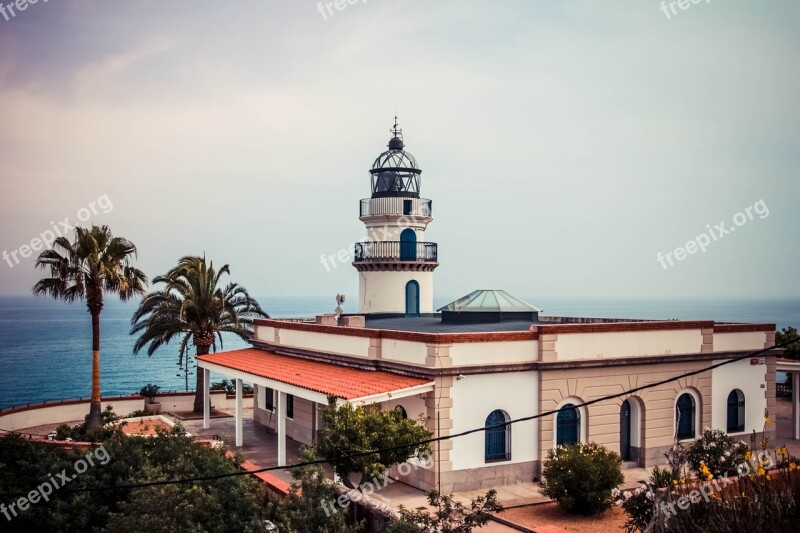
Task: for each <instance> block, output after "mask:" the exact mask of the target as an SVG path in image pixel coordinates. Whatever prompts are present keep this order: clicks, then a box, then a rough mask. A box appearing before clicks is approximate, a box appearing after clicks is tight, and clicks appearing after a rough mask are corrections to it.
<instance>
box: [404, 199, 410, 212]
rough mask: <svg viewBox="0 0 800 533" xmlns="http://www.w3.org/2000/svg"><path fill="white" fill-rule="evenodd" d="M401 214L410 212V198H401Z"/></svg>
mask: <svg viewBox="0 0 800 533" xmlns="http://www.w3.org/2000/svg"><path fill="white" fill-rule="evenodd" d="M403 214H404V215H410V214H411V200H403Z"/></svg>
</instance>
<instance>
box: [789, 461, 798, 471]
mask: <svg viewBox="0 0 800 533" xmlns="http://www.w3.org/2000/svg"><path fill="white" fill-rule="evenodd" d="M789 468H790V469H791V470H797V463H795V462H794V461H792V462H791V463H789Z"/></svg>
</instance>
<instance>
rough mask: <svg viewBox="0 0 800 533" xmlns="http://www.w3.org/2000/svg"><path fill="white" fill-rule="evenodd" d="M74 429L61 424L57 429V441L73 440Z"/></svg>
mask: <svg viewBox="0 0 800 533" xmlns="http://www.w3.org/2000/svg"><path fill="white" fill-rule="evenodd" d="M72 431H73V428H72V426H70V425H69V424H59V426H58V427H57V428H56V440H67V439H68V438H70V439H71V438H72Z"/></svg>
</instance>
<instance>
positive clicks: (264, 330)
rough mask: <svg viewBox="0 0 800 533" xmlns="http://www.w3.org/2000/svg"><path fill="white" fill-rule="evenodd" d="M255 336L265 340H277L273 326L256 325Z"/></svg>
mask: <svg viewBox="0 0 800 533" xmlns="http://www.w3.org/2000/svg"><path fill="white" fill-rule="evenodd" d="M255 338H256V339H257V340H260V341H264V342H270V343H272V342H275V328H273V327H272V326H259V325H256V334H255Z"/></svg>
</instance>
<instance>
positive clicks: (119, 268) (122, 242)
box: [33, 226, 147, 429]
mask: <svg viewBox="0 0 800 533" xmlns="http://www.w3.org/2000/svg"><path fill="white" fill-rule="evenodd" d="M136 255H137V252H136V246H134V244H133V243H132V242H130V241H129V240H127V239H125V238H123V237H114V236H113V235H112V234H111V230H110V229H109V228H108V226H92V227H91V228H82V227H77V228H75V239H74V241H73V242H70V240H69V239H68V238H66V237H63V236H62V237H59V238H57V239H56V240H55V242H54V243H53V247H52V248H51V249H49V250H45V251H43V252H42V253H41V254H39V258H38V259H37V260H36V267H37V268H41V269H49V271H50V277H49V278H43V279H41V280H39V281H38V282H37V283H36V285H34V286H33V294H34V295H36V296H42V295H45V296H52V297H53V298H56V299H60V300H65V301H67V302H74V301H76V300H84V299H85V300H86V307H87V309H88V311H89V314H90V315H91V316H92V400H91V403H90V405H89V421H88V426H89V428H90V429H96V428H98V427H100V424H101V408H100V312H101V311H102V310H103V295H104V293H111V294H117V295H118V296H119V298H120V300H122V301H126V300H128V299H130V298H133V297H135V296H138V295H141V294H143V293H144V291H145V287H146V286H147V276H145V275H144V273H143V272H142V271H141V270H139V269H138V268H135V267H133V266H131V259H132V258H135V257H136Z"/></svg>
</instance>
